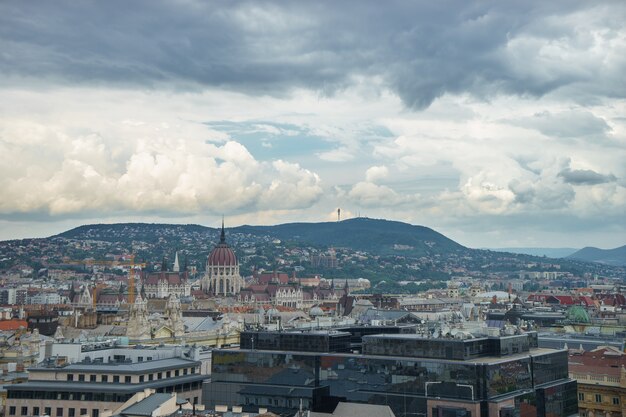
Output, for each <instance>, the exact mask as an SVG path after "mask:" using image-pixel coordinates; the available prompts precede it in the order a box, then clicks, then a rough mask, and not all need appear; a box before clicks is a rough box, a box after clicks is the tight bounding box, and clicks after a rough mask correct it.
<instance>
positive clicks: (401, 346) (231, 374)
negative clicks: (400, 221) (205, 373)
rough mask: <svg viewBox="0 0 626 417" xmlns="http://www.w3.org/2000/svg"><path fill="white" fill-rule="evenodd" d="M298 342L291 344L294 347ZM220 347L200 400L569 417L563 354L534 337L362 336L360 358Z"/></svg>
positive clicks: (571, 402)
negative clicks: (348, 404) (366, 405)
mask: <svg viewBox="0 0 626 417" xmlns="http://www.w3.org/2000/svg"><path fill="white" fill-rule="evenodd" d="M291 343H293V342H291ZM272 349H273V350H265V349H263V348H262V347H261V346H259V345H257V346H255V349H241V350H239V351H232V350H215V351H214V352H213V362H212V380H211V382H210V383H206V384H205V387H204V396H203V398H204V403H205V405H206V406H207V407H208V408H211V407H214V406H215V405H220V404H222V405H229V406H233V405H238V406H242V407H243V408H244V409H246V408H249V409H251V410H252V409H254V408H255V407H259V406H261V407H267V408H268V409H269V410H270V411H274V412H282V413H286V412H291V411H294V412H295V410H296V409H297V408H298V406H299V404H300V402H301V401H302V404H303V406H304V407H305V408H308V409H310V410H313V411H317V412H327V413H328V412H331V411H332V410H333V408H334V406H335V405H336V404H337V403H338V402H340V401H349V402H356V403H369V404H378V405H388V406H389V407H390V408H391V409H392V410H393V412H394V414H395V415H396V416H407V417H408V416H428V417H431V416H455V417H479V416H497V417H500V416H524V417H526V416H546V417H547V416H550V417H557V416H573V415H576V414H577V412H578V406H577V395H576V382H575V381H573V380H571V379H569V377H568V368H567V362H568V356H567V351H566V350H553V349H541V348H538V347H537V336H536V333H535V332H529V333H523V334H513V335H508V336H491V337H490V336H479V335H470V334H464V333H456V335H455V336H454V337H452V336H451V335H450V334H449V333H447V334H445V335H444V336H440V337H438V338H434V337H423V336H420V335H417V334H395V335H393V334H381V335H369V336H364V337H363V340H362V353H339V352H332V351H329V352H319V351H317V352H311V351H308V352H303V351H294V350H291V351H287V350H284V349H280V348H279V347H274V348H272Z"/></svg>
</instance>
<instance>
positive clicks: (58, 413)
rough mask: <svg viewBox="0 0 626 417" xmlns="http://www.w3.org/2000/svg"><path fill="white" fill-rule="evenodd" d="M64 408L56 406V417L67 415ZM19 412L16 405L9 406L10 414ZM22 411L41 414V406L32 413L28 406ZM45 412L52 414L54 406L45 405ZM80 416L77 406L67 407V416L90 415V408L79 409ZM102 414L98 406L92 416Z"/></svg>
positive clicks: (24, 413)
mask: <svg viewBox="0 0 626 417" xmlns="http://www.w3.org/2000/svg"><path fill="white" fill-rule="evenodd" d="M64 410H65V409H64V408H63V407H57V408H56V414H55V417H65V416H64ZM16 412H17V409H16V407H15V406H11V407H9V415H10V416H15V415H16ZM20 412H21V414H20V415H21V416H30V415H32V416H40V415H41V413H40V408H39V407H33V408H32V413H30V414H29V413H28V407H26V406H24V407H21V409H20ZM43 413H44V415H48V416H52V407H44V408H43ZM78 413H79V414H78V416H77V415H76V408H68V409H67V417H79V416H84V415H89V414H88V410H87V409H86V408H81V409H79V411H78ZM99 415H100V410H98V409H97V408H94V409H92V410H91V417H98V416H99Z"/></svg>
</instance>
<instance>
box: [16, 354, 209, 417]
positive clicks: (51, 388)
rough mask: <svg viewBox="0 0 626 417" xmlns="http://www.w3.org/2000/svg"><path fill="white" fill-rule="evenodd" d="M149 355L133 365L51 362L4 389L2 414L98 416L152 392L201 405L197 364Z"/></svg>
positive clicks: (200, 376)
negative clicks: (4, 402)
mask: <svg viewBox="0 0 626 417" xmlns="http://www.w3.org/2000/svg"><path fill="white" fill-rule="evenodd" d="M149 355H150V351H147V352H146V356H145V357H142V358H141V361H137V362H134V363H129V362H115V361H113V359H114V358H109V359H110V361H109V362H91V361H88V360H85V361H83V362H80V363H75V364H63V363H59V361H55V360H54V359H52V360H49V361H47V362H44V363H42V364H41V365H39V366H36V367H33V368H30V369H29V378H28V381H27V382H25V383H23V384H16V385H12V386H7V387H6V390H7V399H6V408H5V413H4V415H5V416H11V417H13V416H20V417H25V416H28V417H36V416H40V415H48V416H50V417H80V416H89V417H100V416H101V415H102V414H103V413H106V412H111V411H113V410H117V409H118V408H119V407H120V406H122V405H124V404H125V403H127V402H128V401H130V400H131V399H132V398H133V397H134V396H135V394H137V393H140V392H145V390H148V389H149V390H154V391H155V392H156V393H173V392H175V393H177V394H178V397H179V398H181V399H186V400H188V401H189V402H190V403H191V404H199V403H200V402H201V391H202V389H201V388H202V381H203V380H204V378H205V376H204V375H202V374H201V373H200V365H201V363H200V361H194V360H190V359H183V358H178V357H177V358H169V359H161V360H152V358H151V357H150V356H149Z"/></svg>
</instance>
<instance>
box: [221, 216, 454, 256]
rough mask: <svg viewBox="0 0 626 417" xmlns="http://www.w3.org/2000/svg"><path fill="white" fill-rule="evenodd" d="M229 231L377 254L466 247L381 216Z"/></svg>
mask: <svg viewBox="0 0 626 417" xmlns="http://www.w3.org/2000/svg"><path fill="white" fill-rule="evenodd" d="M233 231H236V232H243V233H251V234H257V233H263V234H267V235H270V236H272V237H275V238H278V239H280V240H284V241H288V242H300V243H304V244H310V245H319V246H334V247H347V248H351V249H354V250H362V251H367V252H371V253H377V254H381V255H390V254H405V255H412V256H422V255H427V254H444V253H449V252H453V251H454V252H456V251H461V250H464V249H466V248H465V247H464V246H462V245H460V244H458V243H456V242H455V241H453V240H451V239H449V238H447V237H446V236H444V235H442V234H441V233H438V232H436V231H434V230H432V229H430V228H428V227H424V226H414V225H411V224H407V223H402V222H396V221H390V220H381V219H368V218H356V219H349V220H344V221H341V222H326V223H288V224H281V225H277V226H241V227H237V228H234V229H233Z"/></svg>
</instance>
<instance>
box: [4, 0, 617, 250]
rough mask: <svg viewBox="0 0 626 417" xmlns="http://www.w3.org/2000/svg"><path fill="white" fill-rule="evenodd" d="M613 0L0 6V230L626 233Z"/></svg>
mask: <svg viewBox="0 0 626 417" xmlns="http://www.w3.org/2000/svg"><path fill="white" fill-rule="evenodd" d="M624 21H626V3H624V2H623V1H594V2H589V1H582V0H581V1H571V0H567V1H550V2H546V1H524V2H505V1H496V0H494V1H484V2H467V1H448V2H426V1H417V2H406V1H402V2H380V1H358V2H356V1H355V2H351V1H342V2H336V1H328V2H324V1H321V2H308V1H307V2H304V1H303V2H278V1H276V2H271V1H249V2H245V1H241V2H204V1H195V0H181V1H155V0H150V1H144V2H141V1H137V2H132V3H128V2H121V1H119V2H117V1H106V2H96V1H83V2H75V1H65V2H63V1H59V2H44V1H33V2H22V1H17V0H9V1H5V2H2V4H0V189H2V191H3V193H2V198H0V239H11V238H22V237H38V236H47V235H50V234H54V233H58V232H61V231H63V230H65V229H67V228H70V227H74V226H77V225H80V224H84V223H92V222H99V223H100V222H107V223H108V222H120V221H148V222H171V223H200V224H204V225H208V226H217V225H218V223H219V219H220V218H221V215H222V214H224V215H225V216H226V218H227V223H228V224H229V225H232V226H235V225H239V224H244V223H247V224H277V223H284V222H290V221H326V220H332V219H335V218H336V210H337V208H338V207H340V208H341V210H342V213H343V218H347V217H353V216H358V215H361V216H367V217H382V218H388V219H394V220H401V221H407V222H410V223H413V224H421V225H425V226H429V227H432V228H434V229H436V230H438V231H440V232H442V233H444V234H446V235H447V236H449V237H451V238H452V239H455V240H457V241H458V242H460V243H462V244H464V245H468V246H472V247H513V246H541V247H549V246H552V247H558V246H568V247H582V246H587V245H594V246H600V247H604V248H608V247H615V246H620V245H623V244H624V243H626V237H625V236H626V77H625V76H624V74H626V29H625V27H624V24H623V22H624Z"/></svg>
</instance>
